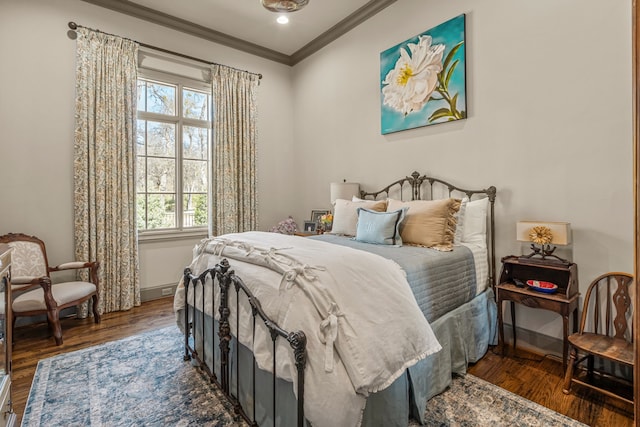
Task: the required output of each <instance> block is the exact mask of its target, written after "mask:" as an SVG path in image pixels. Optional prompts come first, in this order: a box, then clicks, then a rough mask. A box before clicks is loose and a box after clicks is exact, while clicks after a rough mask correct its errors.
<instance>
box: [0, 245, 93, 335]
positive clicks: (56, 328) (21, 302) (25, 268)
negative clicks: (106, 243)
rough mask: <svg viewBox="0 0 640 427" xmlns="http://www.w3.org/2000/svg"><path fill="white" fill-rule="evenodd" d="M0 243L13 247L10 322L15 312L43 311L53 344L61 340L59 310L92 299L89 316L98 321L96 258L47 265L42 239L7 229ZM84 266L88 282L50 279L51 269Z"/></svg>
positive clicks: (34, 313) (57, 269)
mask: <svg viewBox="0 0 640 427" xmlns="http://www.w3.org/2000/svg"><path fill="white" fill-rule="evenodd" d="M0 243H7V244H8V245H9V246H10V247H11V248H13V253H12V256H11V257H12V265H11V290H12V292H13V293H14V298H13V302H12V304H11V307H12V309H13V325H12V326H15V319H16V317H18V316H36V315H41V314H46V316H47V322H48V323H49V327H50V329H51V332H52V333H53V337H54V338H55V340H56V345H60V344H62V328H61V327H60V311H61V310H63V309H65V308H67V307H72V306H75V305H78V304H81V303H83V302H85V301H88V300H89V299H93V317H94V321H95V322H96V323H100V314H99V313H98V295H99V285H98V267H99V264H98V262H95V261H94V262H68V263H65V264H60V265H58V266H55V267H50V266H49V261H48V259H47V252H46V249H45V245H44V242H43V241H42V240H40V239H38V238H37V237H35V236H28V235H26V234H21V233H10V234H6V235H4V236H0ZM84 268H86V269H88V270H89V280H90V282H83V281H71V282H62V283H52V281H51V275H50V273H52V272H57V271H63V270H77V269H84Z"/></svg>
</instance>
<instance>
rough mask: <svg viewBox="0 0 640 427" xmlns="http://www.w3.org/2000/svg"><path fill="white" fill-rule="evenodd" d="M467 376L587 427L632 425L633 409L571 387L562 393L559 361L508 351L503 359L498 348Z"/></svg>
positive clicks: (610, 399) (585, 390)
mask: <svg viewBox="0 0 640 427" xmlns="http://www.w3.org/2000/svg"><path fill="white" fill-rule="evenodd" d="M469 373H471V374H473V375H475V376H476V377H479V378H482V379H484V380H485V381H488V382H490V383H493V384H496V385H498V386H500V387H502V388H504V389H506V390H509V391H510V392H512V393H515V394H517V395H519V396H522V397H524V398H526V399H529V400H531V401H533V402H536V403H538V404H540V405H542V406H546V407H547V408H549V409H552V410H554V411H556V412H560V413H562V414H565V415H567V416H569V417H571V418H573V419H575V420H578V421H580V422H582V423H584V424H587V425H589V426H598V427H624V426H633V425H634V423H633V407H632V406H631V405H629V404H626V403H624V402H621V401H618V400H616V399H612V398H609V397H605V396H603V395H602V394H600V393H596V392H593V391H591V390H588V389H585V388H583V387H581V386H579V385H573V386H572V389H571V393H570V394H569V395H565V394H564V393H563V392H562V383H563V382H564V369H563V368H562V359H560V358H555V357H545V356H541V355H537V354H533V353H529V352H527V351H524V350H520V349H518V350H517V351H516V352H515V353H514V350H513V348H509V351H508V353H507V356H506V357H502V355H501V354H500V351H499V348H498V347H495V348H493V349H490V350H489V352H488V353H487V354H486V355H485V356H484V357H483V358H482V359H481V360H479V361H478V362H477V363H476V364H474V365H472V366H470V367H469Z"/></svg>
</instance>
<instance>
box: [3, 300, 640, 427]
mask: <svg viewBox="0 0 640 427" xmlns="http://www.w3.org/2000/svg"><path fill="white" fill-rule="evenodd" d="M173 324H175V317H174V314H173V298H172V297H168V298H162V299H159V300H155V301H149V302H145V303H143V304H142V305H141V306H140V307H135V308H134V309H132V310H130V311H126V312H117V313H109V314H106V315H104V317H103V318H102V323H100V324H99V325H96V324H94V323H93V321H92V320H91V319H84V320H78V319H75V318H68V319H64V320H63V321H62V333H63V338H64V344H63V345H61V346H56V345H55V341H54V340H53V338H52V337H49V335H50V334H49V331H48V328H47V325H46V324H39V325H31V326H26V327H22V328H18V329H16V332H15V335H16V336H15V345H14V348H13V390H12V392H13V403H14V406H13V407H14V410H15V412H16V414H17V415H18V423H19V422H20V421H21V419H22V413H23V412H24V408H25V405H26V401H27V397H28V395H29V390H30V388H31V382H32V380H33V375H34V373H35V370H36V365H37V363H38V360H40V359H43V358H47V357H51V356H55V355H56V354H61V353H66V352H70V351H75V350H79V349H82V348H86V347H90V346H93V345H96V344H101V343H104V342H108V341H114V340H118V339H121V338H125V337H128V336H131V335H135V334H138V333H141V332H144V331H148V330H152V329H158V328H163V327H165V326H169V325H173ZM497 351H498V349H497V348H495V349H491V350H490V351H489V352H488V353H487V355H486V356H485V357H484V358H483V359H482V360H480V361H479V362H478V363H476V364H474V365H472V366H471V367H470V369H469V372H470V373H471V374H473V375H475V376H477V377H480V378H483V379H484V380H486V381H489V382H491V383H493V384H496V385H499V386H500V387H503V388H505V389H507V390H509V391H511V392H513V393H515V394H518V395H520V396H523V397H525V398H527V399H529V400H532V401H534V402H537V403H539V404H541V405H543V406H546V407H548V408H550V409H553V410H554V411H558V412H561V413H563V414H566V415H568V416H570V417H571V418H574V419H577V420H579V421H581V422H583V423H585V424H588V425H590V426H599V427H609V426H611V427H614V426H615V427H623V426H632V425H634V424H633V408H632V407H630V406H629V405H625V404H622V403H619V402H617V401H615V400H613V399H610V398H603V397H602V396H601V395H599V394H596V393H593V392H590V391H585V390H581V389H580V387H578V386H574V390H573V392H572V393H571V394H570V395H564V394H563V393H562V380H563V376H564V371H563V369H562V362H561V361H559V360H556V359H554V358H550V357H542V356H538V355H535V354H531V353H527V352H525V351H522V350H518V352H517V353H515V354H514V353H513V350H510V352H511V353H509V355H508V356H507V357H504V358H503V357H502V356H500V355H499V354H497Z"/></svg>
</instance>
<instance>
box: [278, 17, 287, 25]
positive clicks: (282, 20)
mask: <svg viewBox="0 0 640 427" xmlns="http://www.w3.org/2000/svg"><path fill="white" fill-rule="evenodd" d="M276 21H277V22H278V24H283V25H284V24H288V23H289V18H287V17H286V16H284V15H280V16H278V19H276Z"/></svg>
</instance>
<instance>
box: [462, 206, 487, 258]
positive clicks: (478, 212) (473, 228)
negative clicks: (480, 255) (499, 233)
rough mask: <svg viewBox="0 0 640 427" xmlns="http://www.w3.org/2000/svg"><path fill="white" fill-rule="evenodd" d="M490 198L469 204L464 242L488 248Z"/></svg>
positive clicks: (463, 226) (465, 212) (464, 229)
mask: <svg viewBox="0 0 640 427" xmlns="http://www.w3.org/2000/svg"><path fill="white" fill-rule="evenodd" d="M488 208H489V198H488V197H485V198H483V199H478V200H472V201H469V202H468V203H467V206H466V208H465V211H464V218H463V221H462V222H463V225H462V242H463V243H474V244H477V245H481V246H484V247H486V246H487V209H488Z"/></svg>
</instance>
